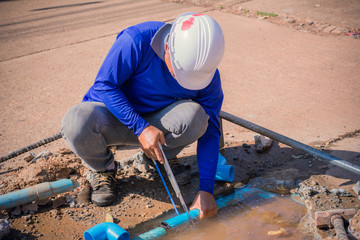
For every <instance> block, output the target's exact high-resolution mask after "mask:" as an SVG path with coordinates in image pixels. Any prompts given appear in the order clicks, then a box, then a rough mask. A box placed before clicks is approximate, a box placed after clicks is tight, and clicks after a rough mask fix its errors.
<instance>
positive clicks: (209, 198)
mask: <svg viewBox="0 0 360 240" xmlns="http://www.w3.org/2000/svg"><path fill="white" fill-rule="evenodd" d="M195 208H197V209H199V210H200V219H203V218H208V217H212V216H214V215H215V214H216V213H217V211H218V206H217V204H216V202H215V198H214V196H213V195H212V194H211V193H208V192H205V191H199V192H198V194H197V195H196V197H195V199H194V202H193V204H192V205H191V207H190V210H193V209H195Z"/></svg>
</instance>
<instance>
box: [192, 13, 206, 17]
mask: <svg viewBox="0 0 360 240" xmlns="http://www.w3.org/2000/svg"><path fill="white" fill-rule="evenodd" d="M193 16H194V17H198V16H204V14H202V13H197V14H193Z"/></svg>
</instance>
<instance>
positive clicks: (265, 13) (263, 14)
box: [256, 11, 278, 17]
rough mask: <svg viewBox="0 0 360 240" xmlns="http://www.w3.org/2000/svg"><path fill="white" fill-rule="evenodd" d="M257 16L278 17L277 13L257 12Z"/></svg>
mask: <svg viewBox="0 0 360 240" xmlns="http://www.w3.org/2000/svg"><path fill="white" fill-rule="evenodd" d="M256 14H257V15H260V16H262V17H277V16H278V15H277V14H276V13H268V12H259V11H257V12H256Z"/></svg>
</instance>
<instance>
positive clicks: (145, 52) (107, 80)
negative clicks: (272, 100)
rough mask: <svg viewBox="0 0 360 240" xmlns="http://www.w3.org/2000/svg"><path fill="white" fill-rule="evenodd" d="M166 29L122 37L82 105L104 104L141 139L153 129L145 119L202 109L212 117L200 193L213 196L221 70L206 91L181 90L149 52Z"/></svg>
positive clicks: (146, 27)
mask: <svg viewBox="0 0 360 240" xmlns="http://www.w3.org/2000/svg"><path fill="white" fill-rule="evenodd" d="M163 24H164V23H163V22H145V23H141V24H138V25H135V26H132V27H129V28H127V29H125V30H123V31H122V32H120V33H119V34H118V36H117V39H116V41H115V43H114V44H113V46H112V47H111V49H110V51H109V53H108V55H107V56H106V58H105V60H104V62H103V64H102V66H101V68H100V70H99V73H98V74H97V76H96V79H95V83H94V85H93V86H91V88H90V89H89V90H88V92H87V93H86V95H85V97H84V99H83V101H84V102H86V101H92V102H93V101H97V102H103V103H104V104H105V105H106V107H107V108H108V109H109V110H110V111H111V113H112V114H114V115H115V116H116V117H117V118H118V119H119V120H120V121H121V122H122V123H123V124H125V125H126V126H127V127H128V128H129V129H131V130H132V131H133V132H134V133H135V134H136V135H137V136H139V135H140V134H141V132H142V131H143V130H144V129H145V127H146V126H147V125H148V124H149V123H147V122H146V121H145V120H144V119H143V118H142V117H141V115H142V114H146V113H151V112H154V111H158V110H160V109H162V108H164V107H166V106H168V105H170V104H172V103H174V102H175V101H178V100H179V99H191V100H193V101H196V102H197V103H199V104H200V105H201V106H202V107H203V108H204V110H205V112H206V113H207V114H208V115H209V117H210V118H209V124H208V128H207V130H206V132H205V134H204V135H203V136H202V137H201V138H200V139H198V146H197V161H198V166H199V174H200V184H199V190H200V191H207V192H210V193H213V192H214V183H215V173H216V167H217V159H218V152H219V138H220V123H219V114H220V109H221V105H222V101H223V92H222V89H221V82H220V74H219V71H218V70H217V71H216V73H215V75H214V77H213V79H212V81H211V83H210V84H209V86H207V87H206V88H204V89H202V90H188V89H185V88H183V87H181V86H180V85H179V84H178V82H177V81H176V79H174V78H173V77H172V75H171V73H170V72H169V70H168V68H167V66H166V64H165V62H164V61H163V60H161V58H160V57H159V56H157V55H156V53H155V52H154V51H153V49H152V48H151V46H150V42H151V39H152V37H153V36H154V34H155V33H156V31H157V30H158V29H159V28H160V27H161V26H162V25H163Z"/></svg>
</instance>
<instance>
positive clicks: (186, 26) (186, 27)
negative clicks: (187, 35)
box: [181, 17, 195, 31]
mask: <svg viewBox="0 0 360 240" xmlns="http://www.w3.org/2000/svg"><path fill="white" fill-rule="evenodd" d="M194 21H195V19H194V18H193V17H191V18H189V19H188V20H186V21H184V22H183V24H182V26H181V30H183V31H186V30H189V29H190V28H191V25H193V24H194Z"/></svg>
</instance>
